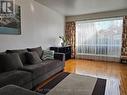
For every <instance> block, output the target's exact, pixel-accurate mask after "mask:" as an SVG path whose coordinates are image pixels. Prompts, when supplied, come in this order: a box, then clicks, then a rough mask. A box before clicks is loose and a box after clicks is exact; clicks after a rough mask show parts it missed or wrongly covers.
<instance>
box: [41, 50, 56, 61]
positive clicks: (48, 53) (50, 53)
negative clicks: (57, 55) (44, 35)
mask: <svg viewBox="0 0 127 95" xmlns="http://www.w3.org/2000/svg"><path fill="white" fill-rule="evenodd" d="M41 59H42V60H47V59H54V51H51V50H44V51H43V55H42V57H41Z"/></svg>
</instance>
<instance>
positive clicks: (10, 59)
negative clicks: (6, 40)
mask: <svg viewBox="0 0 127 95" xmlns="http://www.w3.org/2000/svg"><path fill="white" fill-rule="evenodd" d="M22 67H23V64H22V62H21V60H20V58H19V55H18V54H16V53H13V54H4V53H3V54H0V72H1V73H2V72H8V71H11V70H16V69H18V68H22Z"/></svg>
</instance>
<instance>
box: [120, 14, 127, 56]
mask: <svg viewBox="0 0 127 95" xmlns="http://www.w3.org/2000/svg"><path fill="white" fill-rule="evenodd" d="M121 55H122V56H127V16H125V17H124V18H123V34H122V52H121Z"/></svg>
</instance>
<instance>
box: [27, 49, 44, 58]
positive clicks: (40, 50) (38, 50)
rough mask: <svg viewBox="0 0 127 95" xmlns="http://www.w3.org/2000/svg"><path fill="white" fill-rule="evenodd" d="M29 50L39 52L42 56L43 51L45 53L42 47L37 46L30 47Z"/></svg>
mask: <svg viewBox="0 0 127 95" xmlns="http://www.w3.org/2000/svg"><path fill="white" fill-rule="evenodd" d="M27 50H28V51H30V52H33V51H35V52H37V54H38V55H39V57H41V56H42V53H43V51H42V48H41V47H37V48H28V49H27Z"/></svg>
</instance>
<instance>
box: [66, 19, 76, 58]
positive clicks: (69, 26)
mask: <svg viewBox="0 0 127 95" xmlns="http://www.w3.org/2000/svg"><path fill="white" fill-rule="evenodd" d="M65 36H66V38H67V40H68V41H69V44H70V45H71V48H72V58H75V54H76V48H75V47H76V24H75V22H74V21H73V22H66V29H65Z"/></svg>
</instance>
